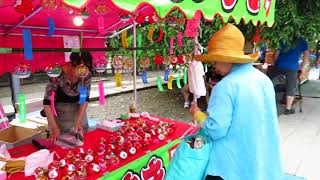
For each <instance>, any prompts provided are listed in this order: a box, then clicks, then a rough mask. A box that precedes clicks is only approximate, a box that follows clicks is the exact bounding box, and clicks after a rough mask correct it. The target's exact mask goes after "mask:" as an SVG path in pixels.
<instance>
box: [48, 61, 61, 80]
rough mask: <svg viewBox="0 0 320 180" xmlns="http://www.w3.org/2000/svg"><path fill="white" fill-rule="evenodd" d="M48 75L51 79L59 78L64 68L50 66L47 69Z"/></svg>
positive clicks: (57, 65)
mask: <svg viewBox="0 0 320 180" xmlns="http://www.w3.org/2000/svg"><path fill="white" fill-rule="evenodd" d="M46 72H47V75H48V76H49V77H51V78H57V77H59V76H60V75H61V72H62V68H61V66H60V65H59V64H55V65H53V66H48V67H47V68H46Z"/></svg>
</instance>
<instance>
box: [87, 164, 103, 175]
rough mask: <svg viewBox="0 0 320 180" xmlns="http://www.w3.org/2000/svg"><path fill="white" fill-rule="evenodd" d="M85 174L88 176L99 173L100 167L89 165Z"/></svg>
mask: <svg viewBox="0 0 320 180" xmlns="http://www.w3.org/2000/svg"><path fill="white" fill-rule="evenodd" d="M87 172H88V174H89V175H94V174H96V173H98V172H100V166H99V165H98V164H96V163H91V164H89V166H88V167H87Z"/></svg>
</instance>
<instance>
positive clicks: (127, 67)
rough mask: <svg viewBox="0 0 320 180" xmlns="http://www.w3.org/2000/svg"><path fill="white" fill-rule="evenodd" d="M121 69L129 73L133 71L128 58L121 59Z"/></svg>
mask: <svg viewBox="0 0 320 180" xmlns="http://www.w3.org/2000/svg"><path fill="white" fill-rule="evenodd" d="M123 69H125V70H127V71H131V70H132V69H133V61H132V59H131V58H130V57H129V56H124V57H123Z"/></svg>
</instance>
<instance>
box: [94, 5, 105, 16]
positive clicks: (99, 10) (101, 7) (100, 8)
mask: <svg viewBox="0 0 320 180" xmlns="http://www.w3.org/2000/svg"><path fill="white" fill-rule="evenodd" d="M94 12H95V13H97V14H98V15H106V14H107V12H108V7H107V4H106V2H104V3H102V2H101V3H100V4H98V5H97V6H96V8H95V9H94Z"/></svg>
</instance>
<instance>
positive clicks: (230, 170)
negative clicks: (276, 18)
mask: <svg viewBox="0 0 320 180" xmlns="http://www.w3.org/2000/svg"><path fill="white" fill-rule="evenodd" d="M244 42H245V39H244V37H243V34H242V33H241V31H240V30H239V29H238V28H237V27H235V26H234V25H232V24H227V25H226V26H225V27H224V28H222V29H221V30H219V31H218V32H216V33H215V34H214V35H213V36H212V38H211V40H210V41H209V45H208V54H206V55H198V56H195V59H197V60H200V61H204V62H207V63H212V64H213V63H215V67H216V72H217V73H218V74H220V75H222V76H224V78H223V79H222V80H221V81H219V82H218V83H217V85H216V86H215V87H214V88H213V90H212V96H211V97H210V99H209V104H208V108H207V112H206V113H204V112H201V111H200V109H198V108H197V107H196V106H193V105H192V106H191V108H190V112H191V113H192V114H193V116H194V119H195V120H196V121H197V122H198V124H199V125H200V126H201V127H202V128H203V130H204V131H205V132H206V133H207V135H208V136H209V137H210V139H211V140H212V150H211V151H212V156H211V157H210V159H209V162H208V165H207V170H206V174H205V177H206V179H207V180H221V179H223V180H281V179H282V177H283V173H282V163H281V158H280V143H279V129H278V117H277V111H276V100H275V92H274V88H273V84H272V82H271V80H270V79H269V78H268V77H267V76H266V75H265V74H263V73H262V72H260V71H259V70H257V69H256V68H254V67H253V65H252V62H254V61H256V60H257V59H258V57H259V55H258V54H249V55H244V52H243V47H244Z"/></svg>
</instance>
